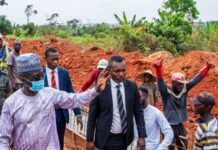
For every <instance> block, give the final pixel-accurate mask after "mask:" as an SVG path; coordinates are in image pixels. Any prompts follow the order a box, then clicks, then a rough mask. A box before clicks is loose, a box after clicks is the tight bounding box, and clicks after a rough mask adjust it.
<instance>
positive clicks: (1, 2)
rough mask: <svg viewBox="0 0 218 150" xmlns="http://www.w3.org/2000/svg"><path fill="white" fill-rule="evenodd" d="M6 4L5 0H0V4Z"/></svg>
mask: <svg viewBox="0 0 218 150" xmlns="http://www.w3.org/2000/svg"><path fill="white" fill-rule="evenodd" d="M4 5H8V3H6V2H5V0H0V6H4Z"/></svg>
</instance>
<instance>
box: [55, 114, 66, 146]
mask: <svg viewBox="0 0 218 150" xmlns="http://www.w3.org/2000/svg"><path fill="white" fill-rule="evenodd" d="M56 125H57V131H58V138H59V143H60V150H63V149H64V133H65V129H66V121H65V119H64V117H61V119H60V120H58V121H56Z"/></svg>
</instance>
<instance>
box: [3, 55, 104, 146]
mask: <svg viewBox="0 0 218 150" xmlns="http://www.w3.org/2000/svg"><path fill="white" fill-rule="evenodd" d="M16 62H17V69H18V73H19V76H20V79H21V80H22V82H23V86H22V88H21V89H19V90H17V91H16V92H15V93H13V94H12V95H11V96H10V97H9V98H8V99H7V100H6V101H5V104H4V106H3V109H2V115H1V118H0V124H1V128H0V150H9V149H10V141H13V146H12V150H60V144H59V140H58V134H57V127H56V117H55V108H76V107H81V106H82V105H83V104H84V103H87V102H90V101H91V100H92V99H94V98H95V97H96V96H97V95H98V94H99V92H101V91H103V90H104V87H105V81H106V79H105V78H104V74H100V75H99V78H98V84H97V85H96V87H94V88H92V89H91V90H89V91H87V92H84V93H80V94H76V93H67V92H65V91H59V90H57V89H54V88H48V87H44V77H43V74H42V71H41V66H40V59H39V56H38V55H36V54H23V55H20V56H19V57H17V59H16Z"/></svg>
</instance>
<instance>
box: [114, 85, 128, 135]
mask: <svg viewBox="0 0 218 150" xmlns="http://www.w3.org/2000/svg"><path fill="white" fill-rule="evenodd" d="M120 86H121V85H120V84H118V85H117V86H116V88H117V100H118V108H119V112H120V119H121V125H122V132H123V133H126V131H127V117H126V112H125V110H124V105H123V100H122V95H121V92H120Z"/></svg>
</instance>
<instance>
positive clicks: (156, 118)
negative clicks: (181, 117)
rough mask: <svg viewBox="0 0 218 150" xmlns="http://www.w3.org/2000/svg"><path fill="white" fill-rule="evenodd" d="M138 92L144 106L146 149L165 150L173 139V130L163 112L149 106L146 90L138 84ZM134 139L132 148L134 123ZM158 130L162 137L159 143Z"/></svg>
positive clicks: (134, 144)
mask: <svg viewBox="0 0 218 150" xmlns="http://www.w3.org/2000/svg"><path fill="white" fill-rule="evenodd" d="M139 93H140V96H141V102H142V105H143V108H144V119H145V122H146V124H145V128H146V133H147V138H146V139H145V142H146V150H167V149H168V146H169V145H170V144H171V142H172V140H173V130H172V129H171V127H170V124H169V123H168V121H167V120H166V118H165V116H164V115H163V113H162V112H161V111H160V110H158V109H157V108H155V107H154V106H151V105H149V104H148V102H147V97H148V90H147V89H146V88H145V87H143V86H140V87H139ZM134 131H135V132H134V133H135V139H134V142H133V150H137V139H138V135H137V128H136V126H135V125H134ZM160 132H161V133H163V135H164V139H163V141H162V142H161V143H160Z"/></svg>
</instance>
